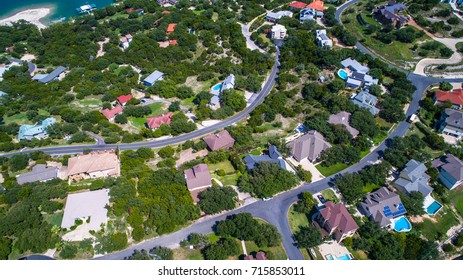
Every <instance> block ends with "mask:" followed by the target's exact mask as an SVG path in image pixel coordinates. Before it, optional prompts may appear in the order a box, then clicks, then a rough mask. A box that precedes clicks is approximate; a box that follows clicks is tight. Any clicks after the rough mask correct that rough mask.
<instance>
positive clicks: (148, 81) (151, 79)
mask: <svg viewBox="0 0 463 280" xmlns="http://www.w3.org/2000/svg"><path fill="white" fill-rule="evenodd" d="M162 80H164V73H162V72H160V71H158V70H156V71H154V72H153V73H151V74H150V75H149V76H148V77H146V78H145V79H144V80H143V82H144V83H145V86H147V87H150V86H152V85H154V84H155V83H156V82H157V81H162Z"/></svg>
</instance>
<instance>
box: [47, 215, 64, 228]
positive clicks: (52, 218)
mask: <svg viewBox="0 0 463 280" xmlns="http://www.w3.org/2000/svg"><path fill="white" fill-rule="evenodd" d="M63 214H64V212H59V213H56V214H45V215H44V220H45V221H46V222H47V223H49V224H50V225H53V226H55V225H56V226H61V221H62V220H63Z"/></svg>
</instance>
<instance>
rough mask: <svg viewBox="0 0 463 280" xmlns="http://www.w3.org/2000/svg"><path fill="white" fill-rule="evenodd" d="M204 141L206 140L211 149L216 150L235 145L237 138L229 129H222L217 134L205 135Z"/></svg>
mask: <svg viewBox="0 0 463 280" xmlns="http://www.w3.org/2000/svg"><path fill="white" fill-rule="evenodd" d="M204 142H206V144H207V146H208V147H209V149H211V150H212V151H215V150H220V149H223V148H231V147H233V144H235V139H233V137H231V135H230V133H229V132H228V131H227V130H222V131H221V132H219V133H217V134H212V135H209V136H206V137H204Z"/></svg>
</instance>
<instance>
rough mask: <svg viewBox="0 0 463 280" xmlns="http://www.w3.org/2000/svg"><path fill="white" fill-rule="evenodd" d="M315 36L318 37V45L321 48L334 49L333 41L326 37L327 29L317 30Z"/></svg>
mask: <svg viewBox="0 0 463 280" xmlns="http://www.w3.org/2000/svg"><path fill="white" fill-rule="evenodd" d="M315 34H316V36H317V38H316V40H317V44H318V46H319V47H325V46H326V47H330V48H331V47H332V46H333V41H332V40H331V39H330V38H328V36H327V35H326V29H321V30H316V31H315Z"/></svg>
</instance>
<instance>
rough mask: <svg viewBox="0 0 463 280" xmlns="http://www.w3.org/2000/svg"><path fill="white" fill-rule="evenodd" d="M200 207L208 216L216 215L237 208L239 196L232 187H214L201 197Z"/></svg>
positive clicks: (202, 193) (204, 192) (201, 194)
mask: <svg viewBox="0 0 463 280" xmlns="http://www.w3.org/2000/svg"><path fill="white" fill-rule="evenodd" d="M199 198H200V201H199V206H200V207H201V210H203V211H204V213H206V214H209V215H211V214H216V213H219V212H222V211H224V210H232V209H234V208H235V206H236V205H235V204H236V201H237V200H238V194H237V193H236V192H235V190H234V189H233V188H232V187H228V186H225V187H212V188H208V189H207V190H205V191H203V192H201V193H200V195H199Z"/></svg>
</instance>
